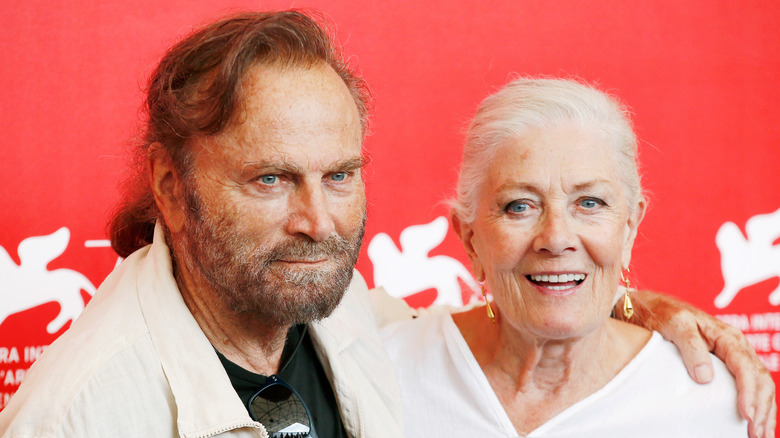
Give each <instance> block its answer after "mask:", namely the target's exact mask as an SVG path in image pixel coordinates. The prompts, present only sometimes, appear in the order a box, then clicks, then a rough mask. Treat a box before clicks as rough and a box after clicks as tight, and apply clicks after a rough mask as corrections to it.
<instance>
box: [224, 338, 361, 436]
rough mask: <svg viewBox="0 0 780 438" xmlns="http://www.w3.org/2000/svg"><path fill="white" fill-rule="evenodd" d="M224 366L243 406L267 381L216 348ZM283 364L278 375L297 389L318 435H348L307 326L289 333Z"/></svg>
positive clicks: (283, 353) (246, 404) (285, 344)
mask: <svg viewBox="0 0 780 438" xmlns="http://www.w3.org/2000/svg"><path fill="white" fill-rule="evenodd" d="M217 355H218V356H219V360H220V362H222V366H224V367H225V371H227V375H228V377H229V378H230V383H231V384H232V385H233V388H234V389H235V390H236V392H237V393H238V396H239V397H241V401H242V402H243V403H244V406H245V407H247V406H248V404H249V398H250V397H252V396H253V395H254V394H255V393H256V392H257V391H258V390H259V389H260V388H261V387H262V386H263V385H264V384H265V381H266V379H267V376H263V375H260V374H255V373H253V372H251V371H248V370H245V369H244V368H241V367H240V366H238V365H236V364H234V363H233V362H231V361H230V360H228V359H227V358H226V357H225V356H223V355H222V353H220V352H219V351H217ZM281 364H282V366H281V367H280V370H279V372H278V373H277V375H278V376H279V377H281V378H282V380H284V381H285V382H287V384H289V385H290V386H292V387H293V388H295V391H296V392H297V393H298V395H300V396H301V399H303V402H304V403H306V407H307V408H309V413H310V414H311V416H312V422H313V423H314V430H315V431H317V436H318V437H319V438H331V437H333V438H341V437H344V438H346V436H347V433H346V431H345V430H344V424H343V423H342V422H341V415H340V414H339V409H338V404H337V403H336V396H335V395H334V394H333V389H332V388H331V386H330V381H329V380H328V376H326V375H325V370H324V369H323V368H322V364H321V363H320V361H319V359H318V358H317V353H316V352H315V351H314V344H312V341H311V336H309V332H308V330H306V326H305V325H297V326H293V327H291V328H290V330H289V331H288V332H287V340H286V341H285V343H284V350H282V360H281ZM248 410H249V408H248V407H247V411H248Z"/></svg>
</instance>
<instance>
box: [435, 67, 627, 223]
mask: <svg viewBox="0 0 780 438" xmlns="http://www.w3.org/2000/svg"><path fill="white" fill-rule="evenodd" d="M570 123H576V124H580V125H581V126H583V127H587V128H593V129H596V130H597V131H598V132H601V133H602V134H603V135H604V138H606V139H608V141H610V143H611V146H612V147H613V149H614V150H615V152H616V154H615V157H616V160H617V166H618V169H619V171H620V172H621V179H622V183H623V185H624V187H625V193H626V198H627V199H626V201H627V202H628V206H629V208H630V209H631V210H633V209H634V208H636V206H637V205H638V203H639V201H640V200H641V199H643V195H642V186H641V178H640V176H639V165H638V163H637V139H636V135H634V130H633V127H632V124H631V117H630V112H629V110H628V109H627V108H626V107H625V106H624V105H623V104H621V103H620V101H618V100H617V99H616V98H614V97H612V96H610V95H609V94H607V93H605V92H602V91H600V90H598V89H596V88H595V87H593V86H591V85H587V84H584V83H582V82H579V81H576V80H571V79H550V78H529V77H521V78H519V79H515V80H513V81H512V82H510V83H508V84H507V85H505V86H504V87H503V88H501V90H499V91H497V92H496V93H494V94H492V95H490V96H488V97H487V98H485V100H483V101H482V103H481V104H480V105H479V108H478V109H477V113H476V115H475V116H474V118H473V119H472V121H471V123H470V125H469V127H468V131H467V133H466V143H465V146H464V148H463V159H462V162H461V169H460V175H459V177H458V187H457V194H456V198H455V199H453V200H451V201H450V206H451V208H452V209H453V210H454V213H455V214H456V215H457V216H458V218H459V219H460V220H461V221H463V222H465V223H472V222H474V220H475V219H476V208H477V203H478V200H479V199H478V197H479V193H480V190H481V187H482V184H483V183H484V181H485V178H486V176H487V169H488V167H489V166H490V164H491V161H492V160H493V157H494V155H495V152H496V150H497V149H498V148H499V146H501V145H503V144H504V143H506V142H507V141H511V140H515V139H518V138H522V136H523V135H525V134H526V133H528V132H529V131H530V130H533V129H539V128H548V127H555V126H561V125H564V124H570Z"/></svg>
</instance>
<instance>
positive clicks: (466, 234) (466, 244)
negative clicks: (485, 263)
mask: <svg viewBox="0 0 780 438" xmlns="http://www.w3.org/2000/svg"><path fill="white" fill-rule="evenodd" d="M450 223H452V229H453V230H454V231H455V235H457V236H458V238H459V239H460V241H461V243H463V248H464V249H465V250H466V254H467V255H468V256H469V260H470V261H471V270H472V271H473V272H474V277H476V279H477V281H484V280H485V273H484V270H483V269H482V263H481V262H480V260H479V255H478V254H477V251H476V249H475V247H474V229H473V228H472V227H471V224H470V223H467V222H464V221H462V220H461V218H460V217H459V216H458V214H457V213H456V212H455V210H452V211H450Z"/></svg>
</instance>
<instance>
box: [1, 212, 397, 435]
mask: <svg viewBox="0 0 780 438" xmlns="http://www.w3.org/2000/svg"><path fill="white" fill-rule="evenodd" d="M368 295H369V294H368V289H367V287H366V284H365V282H364V280H363V278H362V277H361V276H360V274H358V273H357V272H355V275H354V279H353V281H352V284H351V285H350V287H349V290H348V291H347V293H346V294H345V295H344V299H343V301H342V303H341V304H340V305H339V307H338V308H337V309H336V310H335V311H334V312H333V314H332V315H331V316H330V317H328V318H326V319H324V320H322V321H320V322H319V323H314V324H311V325H310V332H311V334H312V338H313V341H314V344H315V348H316V349H317V353H318V355H319V357H320V360H321V361H322V364H323V367H324V368H325V372H326V373H327V374H328V377H329V379H330V382H331V385H332V386H333V390H334V393H335V394H336V399H337V400H338V404H339V410H340V412H341V417H342V420H343V422H344V427H345V429H346V431H347V433H348V434H349V435H351V436H354V437H364V438H381V437H400V436H402V430H403V426H402V424H401V412H402V408H401V402H400V395H399V390H398V385H397V383H396V381H395V374H394V371H393V368H392V365H391V364H390V360H389V358H388V356H387V354H386V353H385V351H384V349H383V347H382V343H381V341H380V340H379V337H378V334H377V330H376V321H375V319H374V315H373V314H372V312H371V311H370V308H369V296H368ZM0 436H2V437H13V438H25V437H101V438H103V437H176V436H180V437H188V438H195V437H212V436H233V437H267V436H268V435H267V433H266V431H265V428H264V427H263V426H262V425H261V424H260V423H257V422H254V421H252V420H251V418H250V417H249V415H248V414H247V411H246V409H245V408H244V406H243V405H242V403H241V401H240V399H239V398H238V395H237V394H236V392H235V391H234V390H233V387H232V386H231V384H230V381H229V379H228V376H227V374H226V373H225V370H224V368H223V367H222V365H221V363H220V362H219V359H218V358H217V356H216V354H215V352H214V349H213V348H212V346H211V344H210V343H209V341H208V339H207V338H206V336H205V335H204V334H203V332H202V331H201V329H200V327H199V326H198V324H197V323H196V321H195V319H194V318H193V317H192V315H191V314H190V312H189V310H188V309H187V307H186V305H185V304H184V301H183V300H182V297H181V295H180V293H179V290H178V288H177V286H176V282H175V280H174V278H173V275H172V268H171V258H170V254H169V250H168V247H167V246H166V245H165V243H164V239H163V238H162V232H161V230H160V227H158V228H157V229H156V230H155V241H154V244H152V245H150V246H147V247H146V248H143V249H141V250H139V251H137V252H135V253H134V254H132V255H131V256H130V257H128V258H127V260H125V261H124V262H123V263H122V264H121V265H120V266H119V267H118V268H117V269H115V270H114V272H112V273H111V275H109V276H108V278H106V280H105V282H104V283H103V285H102V286H101V287H100V289H99V290H98V292H97V293H96V294H95V296H94V298H93V299H92V301H91V302H90V303H89V305H88V306H87V308H86V309H85V311H84V312H83V313H82V315H81V316H80V317H79V318H78V320H77V321H75V322H74V323H73V325H72V327H71V328H70V330H68V331H67V332H66V333H65V334H64V335H63V336H61V337H60V338H59V339H57V341H55V342H54V343H53V344H52V345H51V346H50V347H49V348H48V349H47V350H46V352H45V353H44V354H43V356H42V357H41V358H40V359H39V360H38V361H36V362H35V364H34V365H33V366H32V368H31V369H30V372H29V373H28V374H27V375H26V377H25V379H24V382H23V383H22V385H21V387H20V388H19V391H18V392H17V393H16V394H15V395H14V397H13V398H12V399H11V401H10V403H9V404H8V406H7V407H6V408H5V409H4V410H3V411H2V412H0Z"/></svg>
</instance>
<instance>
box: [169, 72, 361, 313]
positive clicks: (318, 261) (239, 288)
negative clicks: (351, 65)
mask: <svg viewBox="0 0 780 438" xmlns="http://www.w3.org/2000/svg"><path fill="white" fill-rule="evenodd" d="M242 86H243V87H244V92H245V96H246V97H245V101H244V102H243V111H242V112H240V113H238V114H237V116H238V117H237V118H236V122H234V123H233V124H232V125H231V126H230V127H228V129H226V130H225V131H224V132H222V133H220V134H219V135H216V136H213V137H209V138H203V139H198V140H196V144H194V145H193V147H194V158H195V163H194V172H193V175H192V176H191V177H190V178H188V179H187V181H186V182H185V190H186V192H187V195H186V196H187V207H188V210H189V212H188V213H187V215H188V216H187V219H186V223H185V226H184V229H183V232H182V236H181V237H183V239H182V242H181V243H182V245H181V246H180V248H181V249H182V250H181V251H179V254H177V256H178V261H179V265H180V266H179V269H191V270H197V271H199V274H200V275H201V276H202V278H203V280H205V283H206V285H208V286H209V287H211V288H212V289H213V290H214V291H215V292H217V294H218V295H219V296H220V298H221V299H222V300H223V303H224V304H225V305H226V306H228V307H229V308H230V309H231V310H232V311H234V312H249V313H252V314H253V316H255V317H257V318H262V320H263V321H267V322H268V323H269V324H279V325H282V324H293V323H300V322H308V321H312V320H316V319H320V318H323V317H325V316H327V315H329V314H330V313H331V312H332V311H333V309H334V308H335V307H336V305H338V303H339V301H340V300H341V297H342V295H343V293H344V291H345V290H346V288H347V286H348V284H349V282H350V280H351V278H352V269H353V268H354V265H355V263H356V261H357V257H358V251H359V249H360V243H361V239H362V237H363V227H364V224H365V193H364V188H363V181H362V178H361V174H360V168H361V166H362V165H363V164H364V161H363V158H362V157H361V143H362V134H361V126H360V119H359V116H358V112H357V108H356V106H355V103H354V101H353V100H352V97H351V95H350V93H349V91H348V90H347V88H346V86H345V85H344V83H343V81H342V80H341V79H340V78H339V77H338V75H337V74H336V73H335V72H334V71H333V69H331V68H330V67H329V66H327V65H317V66H314V67H311V68H308V69H303V68H284V69H283V68H279V67H269V66H255V67H253V68H252V69H250V70H249V72H248V73H247V75H246V77H245V78H244V81H243V83H242Z"/></svg>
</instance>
